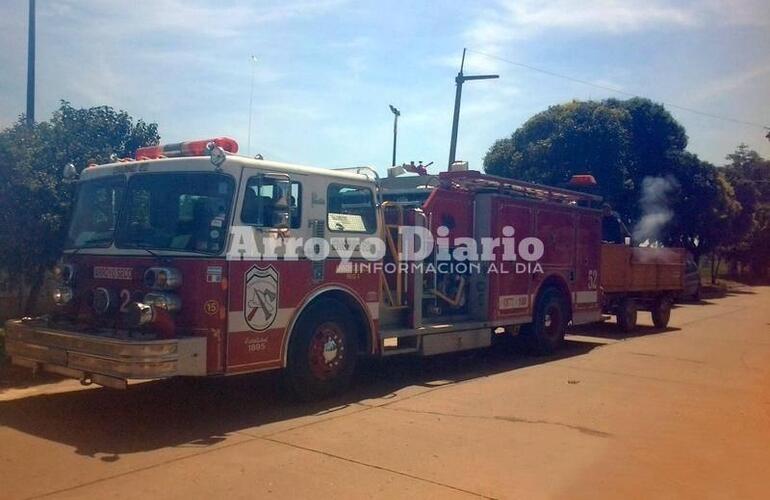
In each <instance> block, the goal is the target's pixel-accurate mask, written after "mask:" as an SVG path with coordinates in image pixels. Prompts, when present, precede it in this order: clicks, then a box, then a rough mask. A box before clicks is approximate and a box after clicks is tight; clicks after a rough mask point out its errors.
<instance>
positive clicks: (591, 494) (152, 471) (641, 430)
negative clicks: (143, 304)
mask: <svg viewBox="0 0 770 500" xmlns="http://www.w3.org/2000/svg"><path fill="white" fill-rule="evenodd" d="M645 316H647V315H645ZM643 322H644V324H645V325H649V324H650V323H649V319H648V318H647V317H645V318H644V319H643ZM612 326H614V325H603V326H593V327H590V328H585V329H583V330H580V331H578V332H575V333H576V335H572V336H570V341H569V342H568V346H567V348H566V349H565V350H564V351H563V352H562V353H561V354H560V355H559V356H558V357H554V358H548V359H543V358H533V357H528V356H525V355H523V354H521V353H518V352H517V351H516V349H515V348H514V347H510V346H508V345H501V346H498V347H497V348H494V349H491V350H486V351H481V352H475V353H466V354H460V355H452V356H445V357H441V358H438V359H428V360H412V359H402V360H392V361H388V362H384V363H381V364H371V365H368V366H366V367H364V368H363V369H362V373H361V375H360V377H359V378H358V381H357V383H356V386H355V387H354V388H353V390H352V391H351V392H349V393H348V394H347V395H346V396H345V397H344V398H341V399H338V400H335V401H331V402H327V403H325V404H321V405H295V404H291V403H287V402H285V401H283V400H282V399H281V397H280V394H278V393H277V391H276V389H275V388H274V387H275V385H276V380H275V378H274V377H269V376H259V377H243V378H231V379H221V380H206V381H172V382H165V383H149V384H142V385H138V386H134V387H132V388H131V389H130V390H129V391H128V392H124V393H121V392H114V391H109V390H103V389H85V390H81V389H80V387H79V386H77V384H76V383H73V382H71V381H65V382H57V383H51V384H44V385H38V386H35V387H30V388H27V389H8V388H6V389H5V390H2V388H1V387H0V497H2V498H30V497H41V496H51V497H54V498H99V499H103V498H108V497H122V498H143V499H146V498H152V497H164V498H202V497H207V498H208V497H215V496H216V497H221V498H254V497H261V496H272V497H276V498H279V497H290V496H291V497H306V498H325V497H332V496H333V497H337V498H348V497H355V498H361V497H370V496H371V497H398V498H404V497H441V498H442V499H443V498H451V497H458V498H462V497H495V498H516V497H523V498H553V497H584V498H597V497H608V498H609V497H612V498H616V497H620V496H621V495H622V496H625V497H632V498H633V497H636V498H640V497H649V496H651V495H656V496H663V495H665V496H667V497H672V498H676V497H690V498H703V497H710V498H714V497H718V498H723V497H728V496H729V497H743V498H749V497H754V498H767V492H768V491H770V384H769V383H768V382H770V288H753V289H745V290H743V291H742V292H741V293H735V294H731V295H729V296H728V297H725V298H722V299H719V300H713V301H708V302H707V303H703V304H699V305H687V306H683V307H680V308H677V309H676V310H675V311H674V313H673V318H672V325H671V327H670V328H669V329H668V330H667V331H665V332H661V331H657V330H654V329H653V328H652V327H651V326H644V327H642V328H641V329H640V331H639V332H638V335H635V336H632V337H626V338H622V337H620V336H618V335H616V334H615V332H614V329H613V328H612Z"/></svg>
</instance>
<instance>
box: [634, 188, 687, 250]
mask: <svg viewBox="0 0 770 500" xmlns="http://www.w3.org/2000/svg"><path fill="white" fill-rule="evenodd" d="M678 188H679V183H678V182H677V181H676V179H674V178H673V177H672V176H670V175H668V176H666V177H645V178H644V180H642V196H641V198H640V199H639V205H641V208H642V218H641V219H640V220H639V222H637V223H636V225H635V226H634V231H633V233H634V241H637V242H639V243H641V244H643V245H655V244H656V243H659V242H660V240H661V234H662V231H663V229H664V228H665V227H666V224H668V223H669V221H671V219H672V218H673V217H674V212H673V211H672V210H671V208H670V204H671V202H670V198H671V194H672V193H674V192H675V191H676V190H677V189H678Z"/></svg>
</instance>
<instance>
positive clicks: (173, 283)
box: [144, 267, 182, 290]
mask: <svg viewBox="0 0 770 500" xmlns="http://www.w3.org/2000/svg"><path fill="white" fill-rule="evenodd" d="M181 284H182V273H180V272H179V270H178V269H174V268H173V267H151V268H149V269H148V270H146V271H145V272H144V285H145V286H146V287H147V288H152V289H153V290H173V289H174V288H177V287H179V286H180V285H181Z"/></svg>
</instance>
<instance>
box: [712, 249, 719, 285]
mask: <svg viewBox="0 0 770 500" xmlns="http://www.w3.org/2000/svg"><path fill="white" fill-rule="evenodd" d="M719 261H720V258H719V257H717V253H716V252H711V284H712V285H716V284H717V275H718V274H719V264H720V262H719Z"/></svg>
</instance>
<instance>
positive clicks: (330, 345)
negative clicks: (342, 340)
mask: <svg viewBox="0 0 770 500" xmlns="http://www.w3.org/2000/svg"><path fill="white" fill-rule="evenodd" d="M337 352H338V351H337V342H335V341H334V339H331V338H330V339H328V340H327V341H326V343H325V344H324V354H323V356H324V361H326V363H327V364H329V363H331V362H332V361H334V359H335V358H336V357H337Z"/></svg>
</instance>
